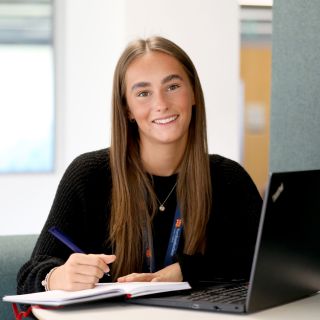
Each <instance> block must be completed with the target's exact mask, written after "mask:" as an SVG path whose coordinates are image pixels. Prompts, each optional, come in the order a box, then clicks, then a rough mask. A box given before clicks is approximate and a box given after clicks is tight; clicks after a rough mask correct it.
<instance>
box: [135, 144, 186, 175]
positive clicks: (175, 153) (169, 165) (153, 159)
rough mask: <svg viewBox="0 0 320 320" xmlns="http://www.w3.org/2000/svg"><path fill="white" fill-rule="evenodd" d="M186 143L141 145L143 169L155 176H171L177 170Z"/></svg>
mask: <svg viewBox="0 0 320 320" xmlns="http://www.w3.org/2000/svg"><path fill="white" fill-rule="evenodd" d="M185 148H186V145H185V144H179V145H178V146H177V145H176V144H161V145H156V146H155V145H152V146H151V145H148V146H146V145H141V146H140V153H141V159H142V163H143V166H144V168H145V170H146V171H147V172H148V173H150V174H152V175H156V176H171V175H172V174H174V173H176V172H177V169H178V167H179V165H180V162H181V160H182V157H183V154H184V151H185Z"/></svg>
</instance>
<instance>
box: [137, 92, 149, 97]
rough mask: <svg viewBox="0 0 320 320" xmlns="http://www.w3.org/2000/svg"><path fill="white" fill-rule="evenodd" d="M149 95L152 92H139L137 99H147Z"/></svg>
mask: <svg viewBox="0 0 320 320" xmlns="http://www.w3.org/2000/svg"><path fill="white" fill-rule="evenodd" d="M149 95H150V92H148V91H142V92H138V94H137V97H147V96H149Z"/></svg>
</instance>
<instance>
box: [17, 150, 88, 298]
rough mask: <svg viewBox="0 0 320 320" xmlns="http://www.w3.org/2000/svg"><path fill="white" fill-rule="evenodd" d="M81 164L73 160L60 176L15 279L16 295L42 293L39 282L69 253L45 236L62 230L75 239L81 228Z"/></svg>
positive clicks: (62, 246) (80, 161) (78, 160)
mask: <svg viewBox="0 0 320 320" xmlns="http://www.w3.org/2000/svg"><path fill="white" fill-rule="evenodd" d="M82 164H83V160H82V158H81V156H80V157H78V158H77V159H75V160H74V161H73V162H72V163H71V165H70V166H69V167H68V169H67V170H66V172H65V174H64V175H63V177H62V179H61V181H60V183H59V186H58V189H57V192H56V195H55V199H54V202H53V204H52V207H51V210H50V213H49V216H48V218H47V221H46V223H45V225H44V227H43V229H42V231H41V233H40V235H39V238H38V241H37V243H36V246H35V248H34V250H33V252H32V255H31V258H30V260H29V261H27V262H26V263H25V264H24V265H23V266H22V267H21V269H20V271H19V272H18V275H17V293H18V294H22V293H31V292H38V291H43V290H44V288H43V286H42V285H41V281H42V280H43V279H44V278H45V276H46V274H47V273H48V272H49V270H51V269H52V268H53V267H56V266H59V265H62V264H63V263H64V262H65V261H66V260H67V259H68V257H69V255H70V254H71V253H72V252H71V251H70V250H69V249H68V248H66V247H65V246H64V245H63V244H61V243H60V242H59V241H57V240H56V239H54V237H53V236H52V235H51V234H50V233H49V232H48V229H49V228H50V227H52V226H56V227H58V228H59V229H61V230H63V232H65V233H66V234H68V235H69V236H70V237H71V238H76V236H77V235H76V232H77V231H76V230H77V229H81V228H78V226H79V225H81V223H82V220H81V215H82V211H83V208H82V204H81V198H82V197H81V192H82V190H81V185H82V180H83V176H84V172H83V171H84V168H83V165H82Z"/></svg>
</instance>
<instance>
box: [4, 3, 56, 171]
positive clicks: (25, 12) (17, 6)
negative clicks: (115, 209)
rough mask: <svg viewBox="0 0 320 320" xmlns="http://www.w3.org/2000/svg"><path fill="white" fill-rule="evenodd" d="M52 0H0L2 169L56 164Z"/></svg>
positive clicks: (45, 168) (37, 168)
mask: <svg viewBox="0 0 320 320" xmlns="http://www.w3.org/2000/svg"><path fill="white" fill-rule="evenodd" d="M53 67H54V66H53V48H52V1H50V0H19V1H18V0H6V1H4V0H0V70H1V71H0V173H23V172H50V171H52V170H53V165H54V128H55V123H54V120H55V118H54V74H53Z"/></svg>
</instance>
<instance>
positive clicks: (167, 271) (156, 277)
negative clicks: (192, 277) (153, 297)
mask: <svg viewBox="0 0 320 320" xmlns="http://www.w3.org/2000/svg"><path fill="white" fill-rule="evenodd" d="M182 280H183V277H182V273H181V268H180V265H179V263H178V262H176V263H174V264H171V265H170V266H167V267H165V268H163V269H161V270H159V271H157V272H154V273H131V274H128V275H126V276H123V277H120V278H118V282H134V281H137V282H150V281H163V282H164V281H168V282H178V281H182Z"/></svg>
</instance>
